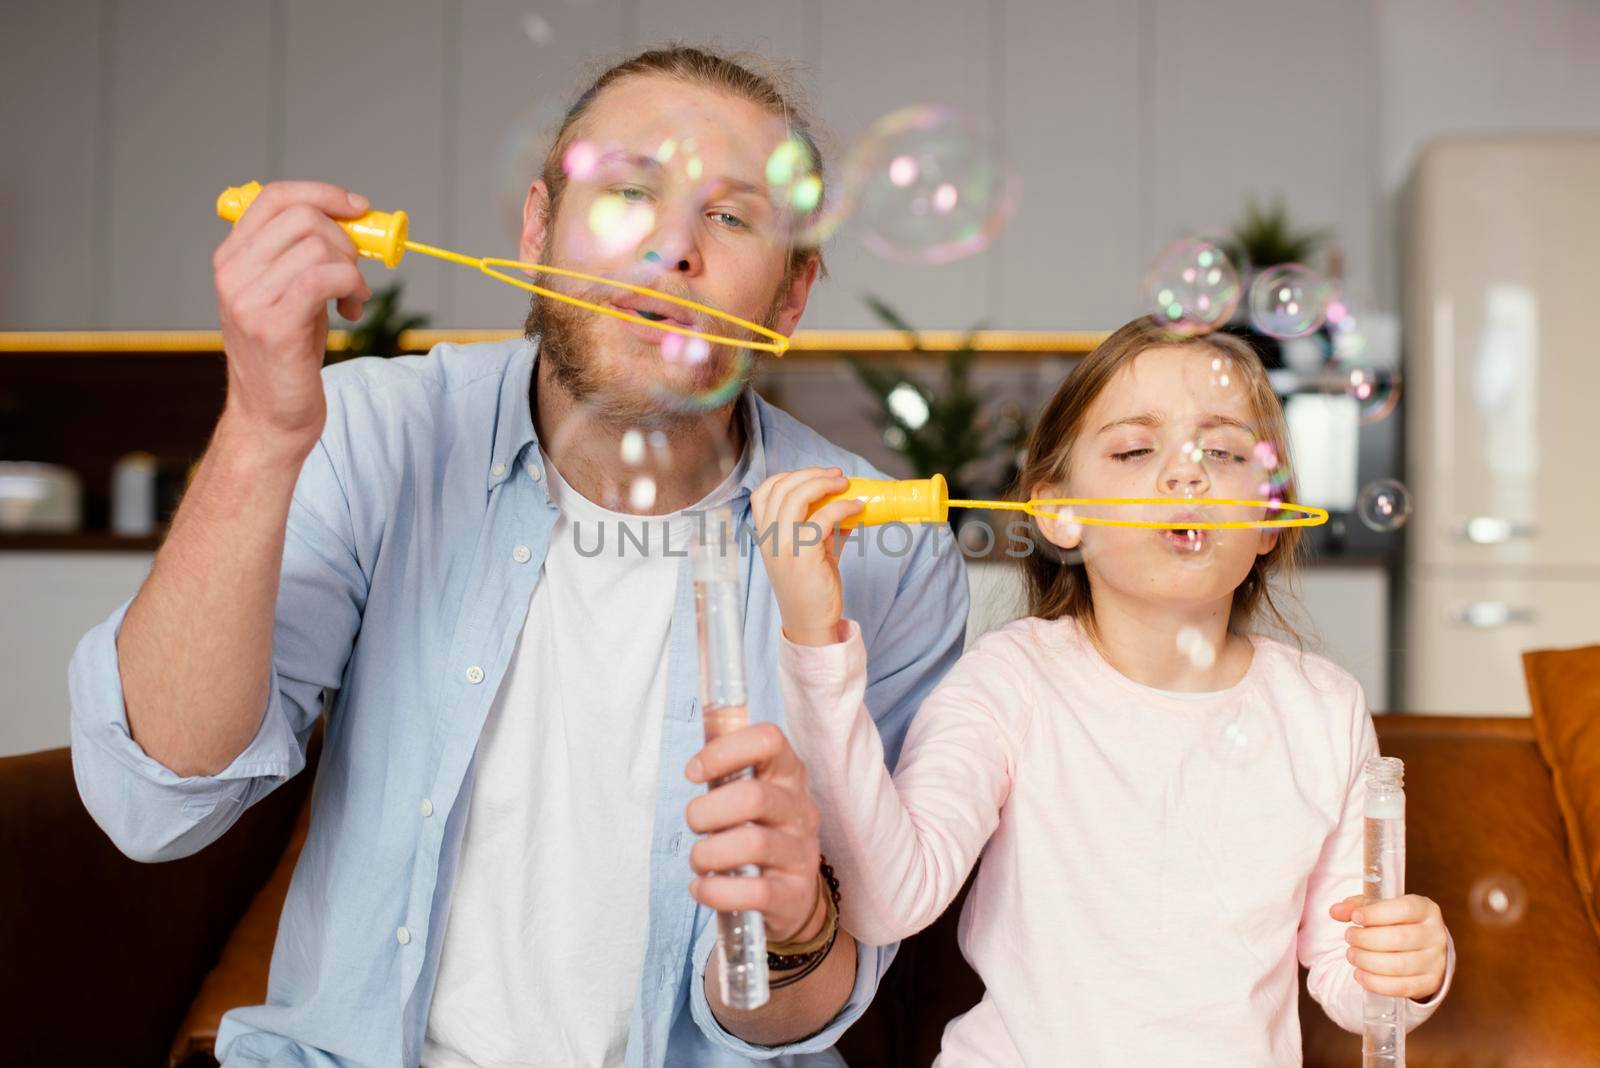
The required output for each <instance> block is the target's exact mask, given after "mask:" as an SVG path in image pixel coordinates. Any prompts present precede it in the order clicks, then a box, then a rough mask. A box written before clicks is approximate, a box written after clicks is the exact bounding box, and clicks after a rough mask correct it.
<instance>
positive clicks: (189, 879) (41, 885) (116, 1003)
mask: <svg viewBox="0 0 1600 1068" xmlns="http://www.w3.org/2000/svg"><path fill="white" fill-rule="evenodd" d="M1596 715H1597V716H1600V709H1597V710H1596ZM1378 733H1379V735H1380V737H1381V739H1382V744H1383V749H1384V751H1385V752H1386V753H1390V754H1392V755H1395V756H1399V757H1401V758H1402V759H1403V760H1405V762H1406V793H1407V795H1408V799H1409V803H1410V809H1409V820H1408V823H1409V843H1408V868H1409V870H1408V881H1409V885H1410V887H1411V888H1412V889H1414V890H1415V891H1417V892H1419V893H1425V894H1428V895H1429V896H1431V897H1434V898H1435V899H1437V900H1438V901H1439V902H1440V904H1441V905H1442V906H1443V909H1444V913H1445V917H1446V919H1447V921H1448V922H1449V924H1450V926H1451V930H1452V932H1453V934H1454V937H1455V942H1456V950H1457V954H1458V969H1457V975H1456V980H1455V987H1454V989H1453V991H1452V992H1451V995H1450V997H1449V998H1448V1000H1447V1001H1446V1003H1445V1005H1444V1007H1443V1008H1442V1009H1441V1010H1440V1011H1439V1013H1438V1015H1437V1016H1435V1017H1434V1018H1433V1020H1431V1021H1430V1022H1429V1023H1428V1024H1427V1025H1426V1026H1425V1027H1423V1028H1421V1029H1419V1030H1418V1031H1416V1032H1414V1033H1413V1034H1412V1037H1411V1040H1410V1043H1409V1053H1410V1064H1411V1066H1412V1068H1434V1066H1444V1065H1450V1066H1477V1065H1483V1066H1489V1065H1600V938H1597V937H1596V930H1595V927H1594V925H1593V923H1592V920H1591V917H1590V915H1589V914H1588V912H1587V911H1586V909H1587V906H1586V904H1585V900H1584V898H1583V896H1582V894H1581V893H1580V889H1579V887H1578V885H1577V882H1576V879H1575V877H1574V874H1573V870H1572V868H1571V866H1570V856H1569V851H1568V850H1569V846H1568V829H1567V828H1565V827H1564V825H1563V817H1562V813H1561V811H1560V810H1559V809H1558V806H1557V802H1556V798H1555V794H1554V792H1553V790H1552V780H1551V773H1550V770H1549V767H1548V766H1547V764H1546V763H1545V761H1544V759H1543V758H1542V757H1541V755H1540V751H1539V749H1538V748H1537V747H1536V745H1535V739H1534V733H1533V725H1532V723H1531V721H1529V720H1525V719H1475V718H1442V717H1430V716H1397V715H1391V716H1383V717H1380V718H1379V719H1378ZM311 766H312V767H315V761H314V759H313V762H312V764H311ZM1595 773H1596V774H1597V775H1600V768H1596V769H1595ZM309 779H310V776H309V775H302V776H300V777H299V778H298V780H296V781H293V782H291V783H289V784H287V785H285V786H284V787H282V788H280V789H279V790H278V791H277V792H276V793H274V794H273V795H272V796H271V797H269V798H268V799H267V800H265V801H264V802H262V803H261V804H259V805H257V806H256V807H255V808H254V809H252V810H251V811H250V812H248V813H246V814H245V816H244V818H243V819H242V820H241V822H240V823H239V825H238V826H237V827H235V828H234V830H233V831H231V832H230V833H229V834H228V835H227V836H225V837H224V838H223V839H222V840H221V841H219V842H217V843H216V844H214V845H213V846H211V847H210V848H209V849H207V850H205V851H204V852H203V853H201V854H200V855H198V856H196V857H192V858H189V859H187V860H182V861H177V862H174V863H171V864H160V865H142V864H136V863H134V862H132V861H129V860H127V859H125V858H124V857H122V856H121V855H120V854H119V853H117V851H116V850H115V849H114V848H113V847H112V846H111V844H110V843H109V842H108V841H107V840H106V838H105V836H104V835H102V834H101V833H100V832H99V830H98V829H97V828H96V827H95V826H94V824H93V823H91V822H90V820H89V817H88V816H87V815H86V814H85V812H84V810H83V808H82V805H81V804H80V803H79V802H78V798H77V794H76V791H75V789H74V786H73V781H72V772H71V765H70V761H69V757H68V753H67V751H66V750H53V751H50V752H44V753H38V754H33V755H30V756H21V757H11V758H7V759H4V760H0V865H3V866H4V870H5V871H6V873H7V876H8V877H6V878H3V879H0V917H3V918H4V923H3V925H0V962H4V966H3V967H0V976H3V978H0V1006H3V1008H0V1012H3V1015H4V1017H5V1020H6V1023H5V1026H4V1027H3V1028H0V1051H3V1053H0V1059H3V1060H4V1061H5V1063H6V1064H8V1065H16V1066H31V1065H46V1064H48V1065H60V1064H84V1065H111V1064H115V1065H125V1066H129V1068H160V1066H163V1065H168V1064H178V1063H186V1064H189V1065H198V1064H202V1063H209V1060H208V1058H207V1057H206V1054H205V1050H207V1049H208V1048H209V1046H208V1042H209V1040H210V1038H211V1037H213V1036H214V1034H215V1021H216V1017H217V1016H218V1015H220V1012H221V1011H222V1010H223V1009H225V1008H227V1007H228V1006H230V1005H233V1004H240V1003H245V1002H252V1001H259V1000H261V999H262V998H263V996H264V994H265V989H266V967H267V957H268V954H269V952H270V945H271V934H272V930H273V927H274V926H275V924H276V917H277V912H278V909H279V907H281V903H282V899H283V892H284V889H285V887H286V885H287V876H288V873H289V870H290V866H291V864H292V860H293V852H294V850H293V848H290V849H289V851H288V853H286V845H287V844H288V843H290V842H291V840H292V839H293V838H294V837H295V823H296V816H297V814H299V812H300V810H301V809H302V805H303V803H304V801H305V799H306V795H307V789H308V786H309ZM1474 890H1476V891H1477V892H1478V894H1479V896H1480V897H1485V892H1486V891H1494V890H1499V891H1500V893H1499V894H1494V893H1489V894H1488V895H1487V897H1485V900H1484V901H1481V902H1479V903H1478V907H1476V908H1475V907H1474V905H1473V903H1472V902H1470V901H1469V898H1470V897H1471V895H1472V894H1473V892H1474ZM1519 913H1520V916H1519V915H1518V914H1519ZM955 917H956V911H955V910H951V911H950V912H949V913H947V914H946V915H945V917H944V918H943V919H941V920H940V921H939V922H938V923H936V924H935V925H934V926H933V927H931V928H929V929H928V930H927V931H925V932H923V933H922V934H921V935H919V936H917V937H916V938H913V939H910V940H909V941H908V942H906V944H905V945H904V946H903V947H902V949H901V952H900V956H899V958H898V959H897V960H896V962H895V964H894V966H893V967H892V968H891V969H890V971H889V973H888V975H887V976H886V977H885V981H884V984H883V987H882V989H881V990H880V992H879V994H878V997H877V1000H876V1001H875V1002H874V1003H873V1006H872V1008H871V1009H870V1010H869V1011H868V1013H867V1015H866V1016H865V1017H864V1018H863V1019H862V1020H861V1021H860V1022H859V1023H858V1024H857V1025H856V1026H855V1027H853V1028H852V1029H851V1030H850V1031H849V1032H848V1033H847V1034H846V1035H845V1038H844V1040H843V1041H842V1042H841V1043H840V1050H841V1052H842V1053H843V1054H844V1056H845V1057H846V1059H847V1060H848V1061H849V1062H850V1064H851V1065H852V1066H855V1068H863V1066H879V1065H883V1066H896V1065H926V1064H928V1063H930V1062H931V1061H932V1059H933V1057H934V1054H935V1053H936V1052H937V1050H938V1046H939V1036H940V1033H941V1031H942V1029H943V1027H944V1024H945V1022H946V1021H947V1020H948V1019H949V1018H950V1017H952V1016H954V1015H955V1014H957V1013H959V1012H962V1011H965V1010H966V1009H967V1008H968V1007H970V1006H971V1005H972V1004H974V1003H975V1002H976V1001H977V999H978V996H979V994H980V992H981V987H980V985H979V983H978V981H977V978H976V976H974V975H973V974H972V972H971V971H970V970H969V969H968V968H967V966H966V964H965V963H964V962H963V961H962V959H961V956H960V953H959V952H958V950H957V949H956V945H955ZM219 958H221V959H222V964H221V965H218V961H219ZM214 966H216V967H215V968H214ZM202 982H204V984H205V990H204V993H203V994H201V996H200V998H199V1001H198V1003H197V992H199V991H201V988H202ZM1301 1020H1302V1025H1303V1029H1304V1034H1305V1058H1306V1064H1307V1065H1311V1066H1322V1065H1353V1064H1359V1063H1360V1060H1359V1058H1360V1052H1359V1051H1360V1039H1359V1038H1358V1037H1356V1036H1354V1035H1350V1034H1347V1033H1345V1032H1343V1031H1340V1030H1339V1029H1337V1028H1336V1027H1334V1026H1333V1025H1332V1024H1330V1023H1328V1021H1327V1019H1326V1017H1324V1016H1323V1014H1322V1012H1321V1010H1320V1009H1319V1008H1318V1007H1317V1006H1316V1005H1315V1004H1314V1003H1312V1002H1311V1001H1309V999H1306V998H1305V997H1304V994H1303V993H1302V1005H1301ZM175 1036H176V1037H175Z"/></svg>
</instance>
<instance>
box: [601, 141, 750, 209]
mask: <svg viewBox="0 0 1600 1068" xmlns="http://www.w3.org/2000/svg"><path fill="white" fill-rule="evenodd" d="M599 162H600V163H602V164H612V165H616V164H624V165H626V166H629V167H637V168H638V169H639V170H643V171H652V172H656V171H661V170H663V169H664V167H663V165H662V163H661V161H660V160H659V159H657V158H656V157H654V156H651V155H646V154H644V153H641V152H625V151H622V150H621V149H617V150H615V151H612V152H607V153H606V154H605V155H603V156H601V157H600V161H599ZM714 184H715V185H716V186H717V187H718V189H720V190H723V191H726V192H729V193H748V194H752V195H754V196H760V197H765V196H766V195H767V188H766V186H764V185H762V184H760V183H759V182H750V181H746V180H745V179H743V178H730V177H722V178H719V179H717V180H716V181H715V182H714Z"/></svg>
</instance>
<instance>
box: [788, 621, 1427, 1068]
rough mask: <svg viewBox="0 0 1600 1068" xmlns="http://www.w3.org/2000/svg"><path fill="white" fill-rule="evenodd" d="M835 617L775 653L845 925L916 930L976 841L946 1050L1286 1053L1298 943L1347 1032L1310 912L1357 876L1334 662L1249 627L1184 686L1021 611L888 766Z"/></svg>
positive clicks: (1353, 769)
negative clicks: (1123, 664)
mask: <svg viewBox="0 0 1600 1068" xmlns="http://www.w3.org/2000/svg"><path fill="white" fill-rule="evenodd" d="M841 633H842V634H844V635H845V637H844V640H842V641H841V642H839V643H838V644H835V645H831V646H797V645H793V644H790V643H788V642H785V643H784V648H783V651H782V654H781V656H780V664H781V670H782V684H783V690H784V697H785V701H786V706H787V728H788V731H789V733H790V736H791V739H792V741H793V743H794V745H795V747H796V749H797V750H798V752H799V753H800V755H801V757H802V758H803V759H804V760H805V762H806V765H807V768H808V771H809V773H810V783H811V791H812V794H813V796H814V798H815V800H816V802H817V804H818V806H819V807H820V809H821V810H822V819H823V829H822V844H823V849H824V851H825V852H826V854H827V856H828V859H829V861H830V863H832V864H833V865H834V866H835V868H836V869H837V871H838V874H839V878H840V880H841V885H842V890H843V901H842V905H841V909H842V919H843V922H844V925H845V927H846V929H848V930H849V931H850V932H851V933H853V934H854V935H855V936H856V937H857V938H859V939H860V940H862V941H863V942H867V943H871V944H882V943H887V942H892V941H895V940H897V939H900V938H904V937H906V936H908V935H910V934H913V933H915V932H916V931H919V930H921V929H922V928H924V927H926V926H928V924H930V923H932V922H933V920H934V919H935V918H936V917H937V916H938V915H939V914H940V913H941V912H943V911H944V909H945V908H946V907H948V906H949V904H950V902H951V901H952V900H953V899H954V897H955V895H956V893H957V891H958V890H959V889H960V888H961V885H962V883H963V882H964V881H965V880H966V877H967V875H968V873H969V872H971V870H972V867H973V865H974V863H976V862H977V860H978V856H979V853H980V852H981V853H982V854H983V864H982V866H981V867H980V869H979V872H978V877H977V881H976V883H975V885H974V886H973V889H972V892H971V893H970V894H969V896H968V898H967V901H966V906H965V908H964V909H963V910H962V914H961V923H960V928H959V931H960V936H959V937H960V943H961V949H962V953H963V954H964V955H965V957H966V958H967V960H968V961H969V962H970V963H971V965H972V967H973V968H974V969H975V970H976V971H977V973H978V975H979V976H980V977H981V978H982V979H983V982H984V986H985V988H986V992H985V994H984V997H983V1000H982V1002H980V1003H979V1004H978V1005H977V1007H975V1008H974V1009H972V1010H971V1011H970V1012H967V1013H966V1014H965V1015H963V1016H960V1017H958V1018H957V1019H955V1020H954V1021H952V1022H951V1023H950V1024H949V1026H948V1027H947V1028H946V1029H945V1032H944V1039H943V1047H942V1053H941V1055H940V1061H939V1063H940V1064H941V1065H943V1066H945V1068H958V1066H965V1065H1016V1064H1027V1065H1065V1064H1073V1065H1134V1064H1138V1065H1144V1064H1151V1065H1154V1064H1163V1065H1166V1064H1211V1063H1218V1064H1220V1063H1227V1064H1230V1065H1274V1066H1276V1065H1290V1064H1299V1063H1300V1023H1299V1017H1298V1015H1297V999H1298V989H1297V988H1298V974H1297V969H1296V961H1297V960H1298V961H1299V962H1300V963H1303V964H1305V965H1306V967H1307V968H1308V969H1309V971H1310V978H1309V985H1310V990H1311V993H1312V995H1313V996H1314V997H1315V998H1316V999H1317V1001H1318V1002H1320V1003H1321V1004H1322V1006H1323V1008H1324V1009H1325V1010H1326V1011H1327V1013H1328V1015H1329V1016H1330V1017H1332V1018H1333V1020H1334V1021H1335V1022H1337V1023H1338V1024H1339V1025H1340V1026H1341V1027H1344V1028H1346V1029H1347V1030H1352V1031H1356V1032H1359V1031H1360V1030H1361V1020H1362V1000H1363V990H1362V988H1361V987H1360V986H1358V985H1357V983H1356V981H1355V978H1354V967H1353V966H1352V965H1351V964H1350V963H1349V961H1348V960H1347V959H1346V957H1345V951H1346V949H1347V948H1348V946H1347V943H1346V942H1345V940H1344V931H1345V927H1346V925H1345V924H1342V923H1338V922H1336V921H1334V920H1333V919H1332V918H1331V917H1330V916H1329V915H1328V907H1329V906H1330V905H1332V904H1333V903H1334V902H1336V901H1339V900H1341V899H1343V898H1345V897H1348V896H1350V895H1352V894H1357V893H1360V892H1361V884H1362V879H1361V875H1362V834H1363V829H1364V824H1363V807H1364V801H1365V787H1364V779H1363V774H1362V765H1363V763H1364V762H1365V761H1366V759H1367V757H1369V756H1371V755H1373V754H1375V753H1376V752H1377V738H1376V735H1375V734H1374V732H1373V728H1372V720H1371V717H1370V716H1369V715H1368V713H1367V708H1366V702H1365V700H1364V698H1363V696H1362V693H1361V687H1360V685H1359V684H1358V683H1357V682H1356V681H1355V679H1353V678H1352V677H1351V676H1350V675H1349V674H1347V673H1346V672H1344V671H1342V670H1340V669H1339V668H1338V667H1336V666H1334V665H1333V664H1331V663H1329V662H1328V661H1327V660H1324V659H1322V658H1320V657H1317V656H1312V655H1309V654H1303V653H1301V652H1299V651H1298V650H1296V649H1293V648H1291V647H1289V646H1286V645H1284V644H1282V643H1280V642H1276V641H1272V640H1268V639H1262V638H1256V639H1253V642H1254V646H1255V652H1254V657H1253V658H1252V661H1251V664H1250V668H1249V671H1248V672H1247V673H1246V675H1245V677H1244V678H1243V679H1241V680H1240V681H1239V683H1238V684H1237V685H1235V686H1233V687H1231V688H1230V689H1227V690H1223V691H1219V692H1217V693H1214V694H1207V695H1182V696H1177V695H1172V694H1168V693H1165V692H1164V691H1161V690H1154V689H1151V688H1149V687H1146V686H1142V685H1140V684H1138V683H1135V682H1133V681H1132V680H1131V679H1128V678H1127V677H1126V676H1124V675H1122V674H1120V673H1119V672H1117V671H1116V670H1115V669H1114V668H1113V667H1112V666H1111V665H1110V664H1108V663H1107V662H1106V661H1105V660H1104V658H1102V657H1101V655H1100V654H1099V652H1098V651H1097V650H1096V649H1095V648H1094V646H1093V644H1092V643H1091V642H1090V641H1089V640H1088V639H1087V638H1086V636H1085V635H1084V633H1083V631H1082V629H1081V627H1079V625H1078V624H1076V623H1075V622H1072V621H1070V620H1057V621H1046V620H1039V619H1023V620H1019V621H1017V622H1015V623H1012V624H1010V625H1009V626H1007V627H1004V628H1002V629H1001V630H998V631H996V632H994V633H991V634H989V635H986V636H985V637H983V638H982V639H980V640H979V641H978V642H977V643H976V644H975V645H974V647H973V648H972V649H971V650H970V651H969V652H968V653H967V655H966V656H965V657H964V658H962V660H961V661H960V662H959V663H958V664H957V665H956V666H955V667H954V668H953V669H952V670H951V671H950V673H949V674H948V675H947V676H946V677H945V679H944V680H943V682H942V683H941V684H940V685H939V687H938V688H937V689H936V690H935V691H934V692H933V693H932V694H931V695H930V696H929V697H928V699H927V700H926V701H925V702H924V703H923V705H922V707H921V709H920V710H919V711H918V712H917V715H916V718H915V720H914V721H913V722H912V724H911V728H910V731H909V733H908V735H907V737H906V742H905V746H904V749H903V750H902V752H901V755H900V761H899V765H898V767H897V769H896V771H895V773H894V776H893V778H892V779H891V777H890V775H889V773H888V772H887V771H886V770H885V767H884V759H883V744H882V741H881V740H880V738H879V737H878V733H877V730H876V728H875V727H874V725H873V722H872V719H871V718H870V716H869V715H868V712H867V709H866V707H865V706H864V705H863V703H862V693H863V687H864V681H865V678H866V653H865V649H864V646H863V645H862V640H861V634H860V631H859V629H858V628H857V626H856V624H855V623H853V622H847V623H846V624H845V625H844V626H843V627H842V628H841ZM1450 969H1451V971H1453V969H1454V949H1453V947H1452V949H1451V953H1450ZM1448 984H1449V972H1447V975H1446V981H1445V988H1441V990H1440V991H1439V992H1438V993H1437V994H1435V995H1434V996H1433V997H1432V998H1431V999H1429V1001H1428V1002H1427V1003H1426V1004H1416V1003H1412V1004H1411V1005H1410V1006H1409V1010H1408V1020H1409V1022H1410V1024H1411V1025H1413V1026H1414V1025H1415V1024H1417V1023H1420V1022H1421V1021H1422V1020H1423V1019H1425V1018H1426V1017H1427V1016H1429V1015H1430V1014H1431V1013H1432V1011H1433V1009H1434V1008H1435V1007H1436V1006H1437V1005H1438V1004H1439V1001H1440V1000H1441V999H1442V998H1443V996H1444V993H1445V989H1447V988H1448ZM1351 1042H1352V1043H1353V1045H1352V1047H1351V1050H1352V1057H1353V1058H1354V1057H1358V1056H1359V1050H1360V1039H1359V1038H1356V1037H1352V1039H1351Z"/></svg>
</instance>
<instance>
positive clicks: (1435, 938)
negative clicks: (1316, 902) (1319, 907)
mask: <svg viewBox="0 0 1600 1068" xmlns="http://www.w3.org/2000/svg"><path fill="white" fill-rule="evenodd" d="M1363 902H1365V899H1364V898H1362V897H1361V896H1360V895H1357V896H1355V897H1347V898H1345V899H1344V900H1343V901H1341V902H1339V903H1338V904H1336V905H1334V906H1333V907H1332V908H1331V909H1329V910H1328V912H1329V914H1330V915H1332V916H1333V918H1334V919H1336V920H1338V921H1340V922H1341V923H1348V922H1351V921H1354V922H1355V923H1356V925H1357V926H1354V927H1351V928H1348V929H1347V930H1346V931H1345V933H1344V940H1345V941H1346V942H1348V943H1350V948H1349V950H1347V951H1346V952H1345V957H1346V958H1348V959H1349V961H1350V963H1351V964H1354V965H1355V966H1356V982H1358V983H1360V984H1361V985H1362V986H1363V987H1365V988H1366V989H1368V990H1370V991H1372V992H1373V993H1374V994H1386V995H1388V996H1390V997H1402V998H1416V999H1417V1000H1419V1001H1421V1000H1423V999H1425V998H1428V997H1431V996H1432V995H1434V994H1436V993H1438V990H1439V987H1441V986H1442V985H1444V969H1445V961H1446V957H1447V955H1448V945H1449V938H1448V935H1447V934H1446V931H1445V926H1444V914H1443V913H1441V912H1440V911H1439V906H1438V905H1436V904H1434V903H1433V902H1432V901H1430V900H1428V899H1427V898H1425V897H1421V896H1419V895H1417V894H1407V895H1405V896H1404V897H1394V898H1388V899H1386V900H1384V901H1372V902H1367V903H1363Z"/></svg>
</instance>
